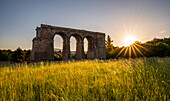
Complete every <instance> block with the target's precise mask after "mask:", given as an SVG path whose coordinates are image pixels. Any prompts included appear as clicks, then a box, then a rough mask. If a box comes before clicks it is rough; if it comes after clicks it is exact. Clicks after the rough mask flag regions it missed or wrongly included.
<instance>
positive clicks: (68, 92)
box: [0, 58, 170, 101]
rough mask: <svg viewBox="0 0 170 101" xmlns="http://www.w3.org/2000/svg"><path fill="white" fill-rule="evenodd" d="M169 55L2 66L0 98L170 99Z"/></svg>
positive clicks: (5, 100)
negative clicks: (163, 56) (165, 56)
mask: <svg viewBox="0 0 170 101" xmlns="http://www.w3.org/2000/svg"><path fill="white" fill-rule="evenodd" d="M169 85H170V58H137V59H117V60H114V59H113V60H85V61H67V62H40V63H31V64H13V65H8V66H1V67H0V101H1V100H3V101H19V100H27V101H35V100H41V101H47V100H53V101H59V100H61V101H77V100H79V101H81V100H85V101H86V100H89V101H96V100H102V101H103V100H105V101H108V100H113V101H114V100H116V101H121V100H127V101H134V100H137V101H138V100H143V101H146V100H148V101H159V100H162V101H168V100H170V99H169V98H170V96H169V95H170V88H169Z"/></svg>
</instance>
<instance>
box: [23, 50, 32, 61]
mask: <svg viewBox="0 0 170 101" xmlns="http://www.w3.org/2000/svg"><path fill="white" fill-rule="evenodd" d="M24 52H25V61H27V62H31V50H24Z"/></svg>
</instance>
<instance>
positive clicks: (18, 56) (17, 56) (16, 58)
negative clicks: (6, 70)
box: [12, 48, 25, 63]
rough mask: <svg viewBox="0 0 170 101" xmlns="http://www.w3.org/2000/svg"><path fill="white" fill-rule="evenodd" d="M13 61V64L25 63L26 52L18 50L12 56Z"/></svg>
mask: <svg viewBox="0 0 170 101" xmlns="http://www.w3.org/2000/svg"><path fill="white" fill-rule="evenodd" d="M12 61H13V62H17V63H20V62H24V61H25V54H24V51H22V49H21V48H18V49H17V50H15V51H14V52H13V54H12Z"/></svg>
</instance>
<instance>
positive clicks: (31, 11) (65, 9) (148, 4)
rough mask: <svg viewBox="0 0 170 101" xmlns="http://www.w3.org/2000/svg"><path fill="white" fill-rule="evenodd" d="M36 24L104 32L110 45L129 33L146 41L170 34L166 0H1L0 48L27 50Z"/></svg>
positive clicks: (119, 42) (169, 2)
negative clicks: (110, 39) (108, 36)
mask: <svg viewBox="0 0 170 101" xmlns="http://www.w3.org/2000/svg"><path fill="white" fill-rule="evenodd" d="M40 24H49V25H53V26H59V27H68V28H75V29H85V30H90V31H97V32H104V33H106V35H110V36H111V38H112V40H113V41H114V42H113V45H114V46H122V45H123V41H124V40H125V38H126V37H128V36H129V35H132V36H133V37H135V38H136V39H137V40H139V41H141V42H146V41H148V40H152V39H153V38H155V37H156V38H164V37H170V0H84V1H83V0H67V1H66V0H1V1H0V49H12V50H15V49H16V48H17V47H21V48H22V49H31V48H32V39H33V38H34V37H35V35H36V32H35V29H36V27H37V26H40ZM61 45H62V39H61V37H59V36H56V37H55V47H57V48H60V47H61ZM71 47H72V48H71V49H72V50H74V49H75V39H74V38H71Z"/></svg>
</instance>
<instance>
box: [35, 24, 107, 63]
mask: <svg viewBox="0 0 170 101" xmlns="http://www.w3.org/2000/svg"><path fill="white" fill-rule="evenodd" d="M56 34H58V35H60V36H61V37H62V39H63V50H62V60H69V59H70V37H71V36H73V37H75V39H76V59H77V60H80V59H84V58H85V55H84V39H85V38H86V39H87V40H88V52H87V59H96V58H97V59H105V58H106V49H105V33H100V32H92V31H86V30H78V29H72V28H64V27H56V26H51V25H43V24H41V26H40V27H37V28H36V37H35V38H34V39H33V45H32V61H44V60H54V36H55V35H56Z"/></svg>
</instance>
